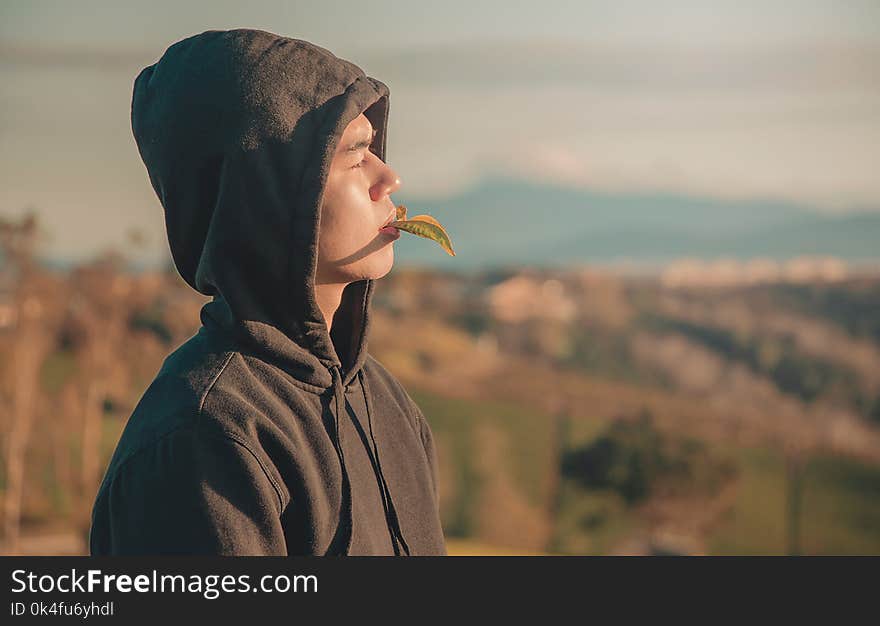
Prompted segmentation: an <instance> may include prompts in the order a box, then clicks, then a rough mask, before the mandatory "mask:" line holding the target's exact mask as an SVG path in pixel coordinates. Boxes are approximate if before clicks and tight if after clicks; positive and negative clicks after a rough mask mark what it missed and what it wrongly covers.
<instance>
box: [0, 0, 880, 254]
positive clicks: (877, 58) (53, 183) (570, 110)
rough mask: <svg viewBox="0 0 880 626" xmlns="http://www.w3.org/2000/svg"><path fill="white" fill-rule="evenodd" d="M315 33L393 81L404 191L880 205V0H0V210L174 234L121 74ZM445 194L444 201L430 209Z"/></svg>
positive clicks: (81, 233)
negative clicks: (523, 183)
mask: <svg viewBox="0 0 880 626" xmlns="http://www.w3.org/2000/svg"><path fill="white" fill-rule="evenodd" d="M235 27H252V28H262V29H265V30H269V31H272V32H276V33H278V34H281V35H285V36H289V37H297V38H302V39H307V40H309V41H312V42H314V43H316V44H318V45H321V46H324V47H326V48H328V49H330V50H331V51H333V52H335V53H336V54H337V55H339V56H342V57H344V58H348V59H349V60H351V61H353V62H355V63H357V64H358V65H360V66H361V67H363V68H364V70H365V71H367V73H368V74H371V75H373V76H376V77H377V78H379V79H381V80H383V81H384V82H386V83H387V84H388V85H389V87H390V88H391V103H392V105H391V119H390V130H389V146H388V158H389V161H390V162H391V163H392V164H393V165H394V166H395V168H396V169H397V170H398V172H399V173H400V175H401V179H402V180H403V184H404V188H405V189H406V191H407V192H408V194H429V193H430V194H433V193H452V192H454V191H455V190H456V189H459V188H461V187H462V186H465V185H467V184H469V183H472V182H474V181H476V180H477V179H479V177H480V176H483V175H485V174H487V173H493V172H495V173H497V172H503V173H507V174H514V175H518V176H523V177H527V178H531V179H537V180H547V181H554V182H559V183H562V184H567V185H575V186H583V187H591V188H597V189H603V190H619V191H622V192H632V191H656V190H670V191H675V192H681V193H688V194H693V195H700V196H709V197H748V198H752V197H756V198H758V197H759V198H778V199H786V200H793V201H796V202H800V203H803V204H804V205H805V206H810V207H815V208H818V209H820V210H824V211H829V212H842V211H848V210H855V209H871V210H880V177H878V176H877V173H876V171H877V163H878V162H880V158H878V157H880V106H878V105H880V2H877V1H876V0H861V1H854V0H850V1H845V0H836V1H833V0H803V1H800V2H797V1H792V0H764V1H753V0H748V1H746V0H726V1H721V0H715V1H709V0H707V1H703V2H697V1H693V2H662V3H661V2H656V1H654V0H616V1H613V2H610V1H609V2H595V1H584V0H581V1H578V2H561V1H556V2H554V1H551V0H544V1H542V2H533V3H528V4H521V3H509V2H478V1H474V0H471V1H460V0H447V1H445V2H443V3H435V4H428V3H424V2H406V1H402V0H399V1H398V0H382V1H373V2H358V3H354V2H340V1H337V0H324V1H321V2H317V1H316V2H296V1H281V0H266V1H262V2H260V1H256V0H252V1H248V2H241V1H237V2H231V1H227V0H221V1H213V2H183V1H180V0H178V1H169V0H153V1H152V2H119V1H111V0H91V1H86V0H79V1H77V2H64V1H55V2H50V1H39V0H2V3H0V215H7V216H8V215H17V214H20V213H21V212H22V211H23V210H24V209H25V208H27V207H29V206H33V207H35V208H37V209H38V210H39V211H40V213H41V216H42V217H43V219H44V222H45V224H46V225H47V227H48V229H49V232H50V235H51V237H52V239H51V240H50V243H49V245H48V247H47V248H48V251H49V252H50V253H51V254H53V255H56V256H68V257H82V256H87V255H89V254H93V253H94V252H96V251H97V250H99V249H101V248H102V247H104V246H109V245H119V244H122V243H123V242H124V241H125V236H124V234H125V232H126V231H127V230H128V229H129V228H140V229H142V230H143V231H144V232H145V233H146V235H147V239H148V249H147V251H146V252H145V253H144V254H145V255H146V257H148V258H158V257H159V256H164V255H165V254H166V251H167V247H166V243H165V239H164V231H163V222H162V215H161V207H160V206H159V204H158V200H157V199H156V197H155V195H154V193H153V190H152V188H151V187H150V184H149V180H148V178H147V174H146V171H145V169H144V167H143V164H142V163H141V162H140V159H139V157H138V154H137V149H136V147H135V144H134V140H133V139H132V136H131V129H130V123H129V113H130V98H131V85H132V82H133V80H134V77H135V76H136V75H137V73H138V71H139V70H140V68H141V67H143V66H144V65H147V64H149V63H152V62H153V61H155V60H156V59H157V58H158V57H159V56H160V55H161V54H162V52H163V51H164V50H165V48H167V47H168V46H169V45H170V44H172V43H174V42H175V41H178V40H179V39H182V38H183V37H186V36H188V35H191V34H195V33H198V32H201V31H203V30H208V29H212V28H235ZM438 214H439V213H438Z"/></svg>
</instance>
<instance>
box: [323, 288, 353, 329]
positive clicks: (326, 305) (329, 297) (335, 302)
mask: <svg viewBox="0 0 880 626" xmlns="http://www.w3.org/2000/svg"><path fill="white" fill-rule="evenodd" d="M346 286H347V283H327V284H322V285H315V300H317V301H318V308H319V309H321V313H322V314H323V315H324V320H325V321H326V322H327V332H328V333H329V332H330V331H331V330H332V329H333V316H334V315H336V310H337V309H338V308H339V305H340V303H341V302H342V292H343V290H345V288H346Z"/></svg>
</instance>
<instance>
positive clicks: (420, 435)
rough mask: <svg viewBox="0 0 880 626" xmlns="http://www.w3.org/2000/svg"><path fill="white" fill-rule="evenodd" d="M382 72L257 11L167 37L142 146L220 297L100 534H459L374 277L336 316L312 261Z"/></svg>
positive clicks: (194, 262)
mask: <svg viewBox="0 0 880 626" xmlns="http://www.w3.org/2000/svg"><path fill="white" fill-rule="evenodd" d="M388 97H389V92H388V88H387V87H386V86H385V85H384V84H383V83H381V82H379V81H378V80H376V79H374V78H371V77H368V76H366V75H365V74H364V72H363V71H362V70H361V69H359V68H358V67H357V66H355V65H353V64H352V63H350V62H348V61H345V60H343V59H340V58H337V57H336V56H334V55H333V54H331V53H330V52H329V51H327V50H325V49H323V48H321V47H319V46H316V45H313V44H311V43H308V42H306V41H301V40H297V39H289V38H286V37H280V36H277V35H273V34H271V33H267V32H264V31H259V30H245V29H238V30H230V31H207V32H204V33H202V34H200V35H196V36H193V37H189V38H187V39H184V40H183V41H180V42H178V43H176V44H174V45H172V46H171V47H169V48H168V49H167V50H166V51H165V53H164V55H163V56H162V57H161V59H159V61H158V62H156V63H155V64H153V65H150V66H149V67H146V68H144V69H143V70H142V71H141V73H140V74H139V75H138V77H137V78H136V79H135V83H134V93H133V98H132V110H131V121H132V129H133V132H134V136H135V139H136V141H137V146H138V150H139V152H140V155H141V157H142V159H143V161H144V163H145V165H146V167H147V171H148V173H149V176H150V181H151V182H152V185H153V188H154V189H155V191H156V193H157V194H158V196H159V199H160V201H161V203H162V206H163V207H164V210H165V223H166V230H167V234H168V239H169V243H170V248H171V252H172V255H173V258H174V262H175V265H176V267H177V270H178V271H179V272H180V275H181V276H182V277H183V278H184V280H186V282H187V283H189V285H191V286H192V287H193V288H194V289H196V290H197V291H199V292H200V293H202V294H205V295H208V296H213V300H212V301H211V302H208V303H207V304H205V305H204V307H202V310H201V314H200V318H201V322H202V326H201V327H200V329H199V331H198V333H197V334H195V335H194V336H193V337H191V338H190V339H189V340H188V341H186V343H184V344H183V345H182V346H180V347H179V348H178V349H177V350H175V351H174V352H173V353H172V354H170V355H169V356H168V357H167V358H166V359H165V361H164V363H163V366H162V368H161V370H160V371H159V373H158V374H157V376H156V378H155V380H154V381H153V382H152V383H151V384H150V386H149V388H148V389H147V390H146V392H145V393H144V395H143V397H142V398H141V399H140V401H139V402H138V404H137V406H136V408H135V410H134V412H133V414H132V416H131V418H130V419H129V421H128V423H127V425H126V427H125V430H124V432H123V434H122V437H121V438H120V441H119V443H118V445H117V447H116V450H115V452H114V454H113V457H112V459H111V461H110V465H109V467H108V469H107V473H106V475H105V476H104V480H103V482H102V483H101V486H100V489H99V491H98V495H97V498H96V500H95V503H94V508H93V511H92V526H91V531H90V551H91V554H93V555H104V554H182V553H183V554H224V555H233V554H235V555H245V554H249V555H255V554H258V555H286V554H402V555H407V554H409V555H429V554H446V547H445V543H444V539H443V531H442V528H441V524H440V518H439V500H438V486H437V459H436V453H435V450H434V445H433V440H432V435H431V429H430V428H429V426H428V423H427V422H426V421H425V417H424V415H423V414H422V412H421V411H420V410H419V407H418V406H417V405H416V404H415V403H414V402H413V400H412V399H411V398H410V397H409V395H408V394H407V392H406V391H405V390H404V388H403V387H402V386H401V384H400V383H399V382H398V381H397V379H396V378H395V377H394V376H393V375H392V374H391V373H390V372H388V371H387V370H386V369H385V368H384V367H383V366H382V364H381V363H379V362H378V361H377V360H376V359H375V358H373V357H372V356H371V355H370V354H369V353H368V351H367V340H368V337H369V330H370V301H371V297H372V293H373V289H374V281H373V280H360V281H356V282H352V283H350V284H348V285H347V286H346V288H345V290H344V291H343V296H342V302H341V304H340V307H339V310H338V311H337V313H336V315H335V317H334V319H333V324H332V336H331V333H328V330H327V325H326V323H325V321H324V317H323V314H322V313H321V310H320V309H319V307H318V305H317V301H316V298H315V290H314V277H315V268H316V261H317V249H318V230H319V218H320V207H321V203H322V197H323V190H324V185H325V181H326V177H327V173H328V169H329V167H330V163H331V161H332V159H333V155H334V152H335V150H336V147H337V144H338V142H339V139H340V137H341V136H342V133H343V131H344V130H345V128H346V126H347V125H348V123H349V122H350V121H352V120H353V119H354V118H355V117H357V116H358V115H359V114H361V113H364V114H365V115H366V117H367V118H368V119H369V120H370V122H371V124H372V125H373V127H374V128H375V129H376V130H377V132H376V137H375V140H374V144H373V146H372V149H373V151H374V152H375V153H376V154H377V155H378V156H379V157H380V158H381V159H383V160H384V159H385V144H386V129H387V122H388Z"/></svg>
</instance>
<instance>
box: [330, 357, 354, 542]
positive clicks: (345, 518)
mask: <svg viewBox="0 0 880 626" xmlns="http://www.w3.org/2000/svg"><path fill="white" fill-rule="evenodd" d="M330 373H331V374H332V375H333V397H334V401H335V402H336V415H335V416H334V424H333V427H334V429H335V430H336V433H335V434H336V436H335V437H334V438H333V439H334V441H333V444H334V446H335V447H336V454H337V456H338V457H339V464H340V466H341V467H342V505H341V506H342V514H341V515H340V519H339V526H337V528H336V535H335V536H334V537H333V541H332V542H331V546H330V548H328V552H329V553H330V554H338V555H345V554H348V552H349V550H350V548H351V538H352V523H353V520H352V513H351V482H350V481H349V479H348V470H347V469H346V468H345V454H344V453H343V451H342V429H341V428H340V427H339V416H340V414H341V411H340V408H339V407H340V402H339V396H340V395H342V406H343V407H344V406H345V395H344V394H345V388H344V387H343V385H342V374H341V372H340V371H339V366H337V365H334V366H333V367H332V368H331V369H330ZM342 532H345V533H347V536H344V535H340V533H342ZM338 542H343V545H342V546H341V547H340V548H338V549H336V550H335V551H334V550H333V547H334V546H336V545H337V543H338Z"/></svg>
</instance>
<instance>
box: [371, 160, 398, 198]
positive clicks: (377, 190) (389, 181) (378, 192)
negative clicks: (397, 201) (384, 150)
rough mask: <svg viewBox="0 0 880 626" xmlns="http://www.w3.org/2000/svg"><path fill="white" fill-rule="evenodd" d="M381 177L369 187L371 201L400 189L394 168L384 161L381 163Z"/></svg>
mask: <svg viewBox="0 0 880 626" xmlns="http://www.w3.org/2000/svg"><path fill="white" fill-rule="evenodd" d="M382 166H383V167H382V177H381V178H380V179H379V181H378V182H377V183H376V184H375V185H373V187H372V188H371V189H370V197H371V198H372V199H373V202H378V201H379V200H381V199H382V197H383V196H386V195H389V196H390V195H391V194H392V193H394V192H395V191H397V190H398V189H400V185H401V183H400V177H399V176H398V175H397V172H395V171H394V169H393V168H392V167H391V166H390V165H387V164H385V163H383V164H382Z"/></svg>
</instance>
